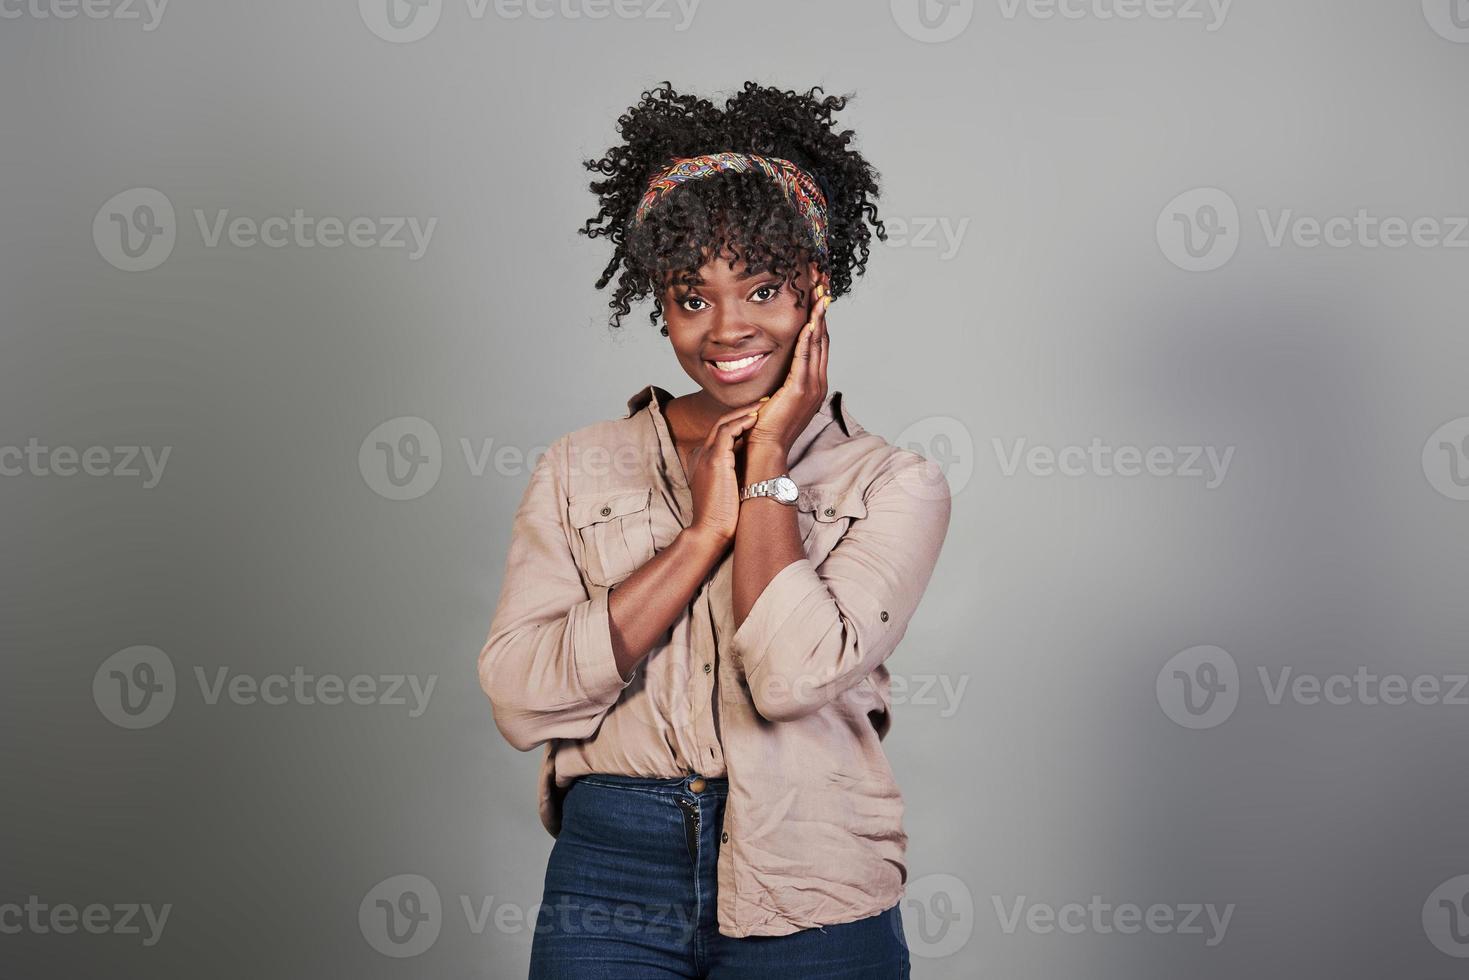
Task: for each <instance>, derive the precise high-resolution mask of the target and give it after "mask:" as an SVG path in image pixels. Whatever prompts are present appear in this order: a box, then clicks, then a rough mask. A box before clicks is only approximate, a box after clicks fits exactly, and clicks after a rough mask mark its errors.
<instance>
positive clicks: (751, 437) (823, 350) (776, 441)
mask: <svg viewBox="0 0 1469 980" xmlns="http://www.w3.org/2000/svg"><path fill="white" fill-rule="evenodd" d="M830 305H831V285H830V283H829V281H828V280H827V279H826V278H824V277H823V279H822V281H821V282H820V283H819V284H818V285H817V286H816V290H815V294H814V302H813V303H812V306H811V319H810V320H809V321H807V323H806V326H804V327H803V328H801V335H800V337H799V339H798V340H797V341H796V353H795V356H794V357H792V358H791V369H790V373H789V374H787V375H786V380H785V383H784V384H783V385H781V386H780V387H779V388H778V389H776V392H775V394H773V395H771V396H770V398H769V400H768V401H764V402H762V403H761V404H760V409H759V412H760V414H759V417H758V418H757V419H756V421H755V427H754V428H753V429H750V430H748V431H746V432H745V439H744V443H745V455H746V457H747V458H748V457H749V456H750V455H751V454H754V453H765V452H769V453H772V454H779V457H780V460H781V462H782V463H784V462H785V459H786V457H787V455H789V453H790V451H791V446H792V445H794V444H795V441H796V438H797V437H798V436H800V434H801V433H802V432H804V431H805V430H806V426H807V425H809V424H810V423H811V420H812V419H813V418H814V417H815V416H816V412H817V411H818V410H819V409H820V408H821V406H822V404H823V403H824V402H825V401H826V355H827V351H828V350H829V349H830V347H831V342H830V340H829V338H828V337H827V333H826V308H827V307H828V306H830Z"/></svg>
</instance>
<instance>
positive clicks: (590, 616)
mask: <svg viewBox="0 0 1469 980" xmlns="http://www.w3.org/2000/svg"><path fill="white" fill-rule="evenodd" d="M610 594H611V593H610V591H609V590H608V589H597V590H596V591H595V592H594V593H593V594H592V597H591V599H589V600H588V601H586V602H584V603H582V604H581V605H579V606H577V607H575V608H574V609H573V610H572V612H571V617H572V618H571V623H570V624H569V629H570V632H571V650H572V656H573V657H574V658H575V660H576V678H577V681H579V682H580V684H581V687H582V691H583V692H584V693H585V696H586V697H587V699H588V700H590V701H593V702H597V703H602V702H606V703H609V704H610V703H611V702H613V701H616V700H617V696H618V695H619V694H620V693H621V692H622V689H623V688H625V687H627V686H628V685H629V684H631V683H632V682H633V681H635V680H637V671H633V676H632V677H630V678H628V679H627V680H623V679H622V675H621V674H620V673H618V671H617V658H616V657H614V656H613V654H612V620H611V619H610V618H609V616H608V611H607V597H608V595H610Z"/></svg>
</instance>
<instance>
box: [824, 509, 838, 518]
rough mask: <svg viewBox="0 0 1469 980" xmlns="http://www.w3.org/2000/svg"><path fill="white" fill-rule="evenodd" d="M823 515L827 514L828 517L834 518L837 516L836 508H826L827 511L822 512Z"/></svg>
mask: <svg viewBox="0 0 1469 980" xmlns="http://www.w3.org/2000/svg"><path fill="white" fill-rule="evenodd" d="M822 513H823V514H825V515H826V516H827V517H832V516H833V515H835V514H836V508H835V507H828V508H826V510H824V511H822Z"/></svg>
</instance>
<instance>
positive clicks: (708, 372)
mask: <svg viewBox="0 0 1469 980" xmlns="http://www.w3.org/2000/svg"><path fill="white" fill-rule="evenodd" d="M815 274H816V270H815V268H814V267H812V266H810V265H807V266H806V267H804V268H803V269H802V270H801V271H800V272H799V273H798V274H797V276H796V277H795V280H794V283H790V282H785V281H783V280H782V279H780V278H779V277H777V276H774V275H770V274H768V273H759V274H755V275H751V274H750V273H749V272H748V270H747V268H746V266H745V263H744V261H743V260H740V261H738V262H736V263H735V265H734V268H733V269H731V268H730V265H729V257H728V255H725V256H723V257H720V258H718V259H715V260H712V261H710V262H706V263H705V264H704V266H703V267H702V268H700V269H699V273H698V277H697V281H695V282H692V283H687V284H678V285H672V286H670V287H668V288H667V289H666V290H665V291H664V294H663V311H664V316H665V318H666V319H667V320H668V339H669V341H670V342H671V343H672V344H673V351H674V353H675V354H676V355H677V356H678V362H679V364H681V365H683V369H684V371H685V372H687V373H688V376H689V377H690V378H693V379H694V381H696V382H697V383H698V385H699V387H700V388H702V389H704V391H705V393H706V394H707V395H708V396H709V397H710V398H712V399H714V400H715V401H716V402H718V403H719V404H720V405H723V406H725V407H727V408H738V407H740V406H742V405H747V404H749V403H751V402H755V401H759V400H760V399H761V398H762V397H764V396H765V395H769V394H773V393H774V392H775V390H776V389H777V388H779V387H780V386H781V385H782V384H784V383H785V379H786V375H787V374H788V373H789V371H790V366H791V358H792V356H793V355H794V353H795V350H796V341H797V340H798V339H799V338H800V334H801V328H802V327H804V326H805V325H806V321H807V320H808V319H809V318H810V306H809V304H810V301H811V290H812V288H813V286H814V284H815V282H816V279H815ZM793 285H796V286H799V287H800V288H801V289H802V290H803V291H804V294H805V302H802V303H799V305H798V300H797V297H796V291H795V289H794V288H792V286H793ZM752 358H753V360H751V359H752Z"/></svg>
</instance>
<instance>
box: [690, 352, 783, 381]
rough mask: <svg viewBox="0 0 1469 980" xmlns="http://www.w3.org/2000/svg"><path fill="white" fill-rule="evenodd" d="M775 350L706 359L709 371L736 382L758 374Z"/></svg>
mask: <svg viewBox="0 0 1469 980" xmlns="http://www.w3.org/2000/svg"><path fill="white" fill-rule="evenodd" d="M772 353H774V352H773V351H768V350H766V351H760V352H759V353H755V354H747V355H746V356H744V357H738V358H730V359H728V360H718V361H707V360H706V361H705V362H704V363H705V364H707V365H709V372H710V373H711V374H713V375H714V377H715V378H717V379H718V380H720V381H723V382H724V383H726V384H734V383H736V382H739V381H744V380H745V379H746V378H750V377H753V376H754V375H755V374H757V373H758V372H759V371H760V369H761V368H762V367H764V366H765V362H766V360H767V359H769V357H770V355H771V354H772Z"/></svg>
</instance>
